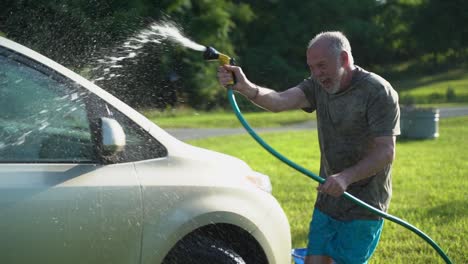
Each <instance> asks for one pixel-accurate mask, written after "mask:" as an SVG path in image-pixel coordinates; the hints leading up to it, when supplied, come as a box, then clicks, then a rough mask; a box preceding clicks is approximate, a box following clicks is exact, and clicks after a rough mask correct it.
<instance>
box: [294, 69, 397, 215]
mask: <svg viewBox="0 0 468 264" xmlns="http://www.w3.org/2000/svg"><path fill="white" fill-rule="evenodd" d="M298 87H299V88H300V89H301V90H302V91H303V92H304V94H305V95H306V97H307V100H308V101H309V102H310V104H311V108H308V109H304V110H306V111H308V112H312V111H314V110H315V111H316V113H317V130H318V137H319V143H320V151H321V161H320V176H321V177H323V178H326V177H327V176H330V175H333V174H335V173H338V172H341V171H343V170H344V169H346V168H348V167H351V166H353V165H355V164H356V163H358V162H359V161H360V160H361V159H363V157H364V156H365V154H366V151H368V150H369V146H370V144H371V142H372V140H373V138H375V137H380V136H396V135H399V134H400V109H399V106H398V94H397V93H396V91H395V90H394V89H393V88H392V86H391V85H390V84H389V83H388V82H387V81H386V80H384V79H383V78H382V77H380V76H378V75H376V74H374V73H371V72H367V71H365V70H363V69H362V68H360V67H357V68H356V70H355V71H354V74H353V78H352V81H351V85H350V87H349V88H348V89H346V90H345V91H343V92H340V93H338V94H329V93H327V92H326V91H325V90H324V89H323V88H321V86H320V84H319V83H318V82H316V81H315V80H314V79H312V78H309V79H306V80H304V81H303V82H302V83H300V84H299V85H298ZM346 191H347V192H348V193H350V194H352V195H354V196H355V197H357V198H359V199H361V200H363V201H364V202H366V203H368V204H370V205H372V206H374V207H376V208H378V209H380V210H382V211H387V209H388V205H389V202H390V198H391V195H392V183H391V164H389V165H387V166H386V167H385V168H384V169H383V170H382V171H379V172H378V173H377V174H375V175H373V176H371V177H369V178H366V179H363V180H361V181H358V182H355V183H353V184H351V185H349V186H348V188H347V189H346ZM315 207H316V208H317V209H319V210H320V211H322V212H324V213H326V214H328V215H330V216H331V217H333V218H335V219H338V220H352V219H379V217H378V216H377V215H375V214H373V213H371V212H369V211H367V210H366V209H364V208H362V207H359V206H358V205H356V204H354V203H353V202H351V201H350V200H348V199H347V198H345V197H344V196H341V197H338V198H336V197H333V196H331V195H328V194H325V193H318V195H317V202H316V204H315Z"/></svg>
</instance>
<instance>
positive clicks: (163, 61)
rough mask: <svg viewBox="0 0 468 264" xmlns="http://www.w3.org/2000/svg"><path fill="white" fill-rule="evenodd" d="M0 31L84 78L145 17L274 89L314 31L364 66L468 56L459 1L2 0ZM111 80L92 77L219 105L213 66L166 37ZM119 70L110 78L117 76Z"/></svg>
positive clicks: (140, 104)
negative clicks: (345, 47)
mask: <svg viewBox="0 0 468 264" xmlns="http://www.w3.org/2000/svg"><path fill="white" fill-rule="evenodd" d="M1 7H2V8H1V9H0V31H1V32H3V34H4V35H6V36H7V37H8V38H11V39H13V40H15V41H18V42H19V43H22V44H24V45H26V46H29V47H31V48H33V49H35V50H37V51H39V52H41V53H43V54H45V55H46V56H48V57H51V58H52V59H54V60H56V61H58V62H60V63H62V64H64V65H66V66H67V67H69V68H72V69H74V70H76V71H79V72H81V73H82V74H85V75H87V76H88V77H89V78H98V77H99V74H101V73H102V72H99V71H94V70H93V68H94V67H96V66H97V59H99V58H102V57H106V56H116V55H115V54H118V51H119V47H120V46H121V45H122V43H123V42H124V41H125V40H126V39H128V38H129V37H131V36H133V35H135V34H136V32H138V31H139V30H142V29H144V28H146V27H148V25H150V24H151V23H154V22H157V21H172V23H174V24H175V25H178V26H179V28H180V29H181V31H182V33H184V34H185V35H186V36H188V37H189V38H191V39H193V40H195V41H196V42H198V43H200V44H202V45H210V46H214V47H215V48H216V49H218V50H219V51H222V52H224V53H226V54H229V55H231V56H233V57H235V58H236V59H237V61H238V63H239V64H241V65H242V66H243V68H244V71H246V72H247V73H248V75H249V77H250V78H251V79H252V80H253V81H255V82H257V83H259V84H262V85H265V86H269V87H272V88H274V89H277V90H280V89H284V88H287V87H290V86H292V85H294V84H296V83H297V82H299V81H300V80H301V79H302V78H305V77H307V75H308V71H307V68H306V64H305V49H306V45H307V43H308V41H309V40H310V38H312V37H313V36H314V35H315V34H317V33H319V32H321V31H325V30H341V31H343V32H344V33H345V34H346V35H347V36H348V37H349V39H350V41H351V45H352V47H353V53H354V56H355V60H356V63H357V64H358V65H361V66H363V67H370V68H372V69H386V67H387V66H388V65H390V64H397V63H401V62H408V61H410V62H412V64H411V65H414V66H413V67H414V68H415V70H419V71H421V70H426V69H440V67H442V66H446V65H447V64H457V63H463V61H464V60H465V59H466V58H467V57H468V28H466V27H465V25H466V24H468V1H464V0H451V1H444V0H386V1H385V0H357V1H348V0H313V1H312V0H311V1H302V0H288V1H286V0H283V1H282V0H269V1H252V0H250V1H241V0H211V1H210V0H197V1H195V0H177V1H171V0H160V1H151V0H130V1H127V0H104V1H102V0H3V1H2V4H1ZM122 66H124V67H122V68H120V69H115V72H116V74H115V75H116V76H118V77H115V78H111V79H110V80H108V81H102V82H97V83H98V84H99V85H100V86H101V87H103V88H105V89H106V90H108V91H110V92H111V93H113V94H115V95H116V96H117V97H119V98H120V99H122V100H123V101H125V102H127V103H129V104H130V105H132V106H134V107H137V108H149V107H151V108H159V109H165V108H168V107H174V106H178V105H181V104H184V105H189V106H190V107H193V108H196V109H205V110H209V109H213V108H218V107H225V106H226V105H227V100H226V98H225V97H226V96H225V92H224V90H222V89H219V85H218V84H217V82H216V78H215V75H216V67H217V65H216V64H210V63H207V62H205V61H203V60H202V56H201V53H200V52H198V51H193V50H189V49H185V48H183V47H181V46H178V45H174V44H173V43H171V42H168V41H163V42H162V43H152V44H148V45H145V47H144V48H143V49H142V52H141V53H140V54H139V55H138V56H137V57H135V58H133V59H131V60H130V59H129V60H125V61H124V62H122ZM119 75H120V76H119Z"/></svg>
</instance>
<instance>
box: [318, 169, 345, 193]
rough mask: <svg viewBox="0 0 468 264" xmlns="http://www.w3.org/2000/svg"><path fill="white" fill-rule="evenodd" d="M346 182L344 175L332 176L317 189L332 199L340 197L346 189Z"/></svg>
mask: <svg viewBox="0 0 468 264" xmlns="http://www.w3.org/2000/svg"><path fill="white" fill-rule="evenodd" d="M348 185H349V183H348V181H347V178H346V175H345V174H344V173H337V174H333V175H331V176H329V177H327V179H326V180H325V182H324V183H323V184H320V185H319V186H318V187H317V190H318V191H319V192H323V193H327V194H329V195H331V196H334V197H340V196H341V195H342V194H343V193H344V192H345V191H346V188H348Z"/></svg>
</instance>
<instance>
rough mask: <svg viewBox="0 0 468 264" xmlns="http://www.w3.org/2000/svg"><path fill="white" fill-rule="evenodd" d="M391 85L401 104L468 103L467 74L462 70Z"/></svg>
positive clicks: (394, 82)
mask: <svg viewBox="0 0 468 264" xmlns="http://www.w3.org/2000/svg"><path fill="white" fill-rule="evenodd" d="M392 85H393V87H395V89H397V90H398V91H399V95H400V99H401V101H402V102H403V103H406V101H413V102H414V103H419V104H427V103H438V104H441V103H459V104H460V103H462V104H467V103H468V72H467V71H466V69H464V68H458V69H452V70H447V71H444V72H440V73H437V74H432V75H422V76H412V77H411V78H408V79H403V80H395V81H392ZM450 90H451V91H450Z"/></svg>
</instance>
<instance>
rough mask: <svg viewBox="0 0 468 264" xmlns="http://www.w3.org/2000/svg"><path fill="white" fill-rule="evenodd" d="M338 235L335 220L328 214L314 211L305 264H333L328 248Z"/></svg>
mask: <svg viewBox="0 0 468 264" xmlns="http://www.w3.org/2000/svg"><path fill="white" fill-rule="evenodd" d="M335 235H336V226H335V224H334V220H333V219H331V218H330V217H329V216H327V215H326V214H324V213H322V212H320V211H319V210H317V209H314V213H313V215H312V221H311V222H310V229H309V241H308V244H307V256H306V259H305V262H304V263H305V264H331V263H333V260H332V258H331V257H329V256H327V255H328V254H327V250H326V249H327V246H328V245H329V243H330V241H331V240H332V238H333V237H334V236H335Z"/></svg>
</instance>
